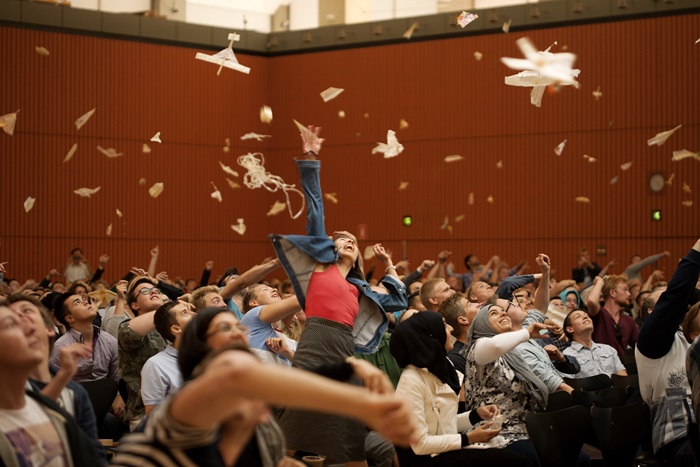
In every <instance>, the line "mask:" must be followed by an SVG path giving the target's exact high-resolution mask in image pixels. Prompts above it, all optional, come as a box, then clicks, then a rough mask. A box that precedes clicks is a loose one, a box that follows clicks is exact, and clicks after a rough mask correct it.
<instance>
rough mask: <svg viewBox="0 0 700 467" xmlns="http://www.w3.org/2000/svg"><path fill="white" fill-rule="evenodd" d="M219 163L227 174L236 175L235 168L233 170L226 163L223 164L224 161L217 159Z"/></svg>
mask: <svg viewBox="0 0 700 467" xmlns="http://www.w3.org/2000/svg"><path fill="white" fill-rule="evenodd" d="M219 165H220V166H221V168H222V169H223V171H224V172H226V173H227V174H229V175H232V176H234V177H238V172H236V171H235V170H233V169H232V168H231V167H229V166H228V165H226V164H224V163H223V162H221V161H219Z"/></svg>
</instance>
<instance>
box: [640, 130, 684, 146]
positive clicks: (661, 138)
mask: <svg viewBox="0 0 700 467" xmlns="http://www.w3.org/2000/svg"><path fill="white" fill-rule="evenodd" d="M681 126H683V125H678V126H677V127H676V128H674V129H672V130H668V131H662V132H661V133H657V134H656V136H654V137H653V138H649V139H648V140H647V144H648V145H649V146H653V145H654V144H655V145H657V146H661V145H662V144H664V143H665V142H666V140H667V139H668V138H670V137H671V135H672V134H674V133H675V132H676V131H678V129H679V128H680V127H681Z"/></svg>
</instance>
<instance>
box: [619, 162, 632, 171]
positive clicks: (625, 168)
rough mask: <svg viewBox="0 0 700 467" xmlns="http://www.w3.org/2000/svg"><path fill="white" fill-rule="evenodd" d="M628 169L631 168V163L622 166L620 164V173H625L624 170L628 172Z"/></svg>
mask: <svg viewBox="0 0 700 467" xmlns="http://www.w3.org/2000/svg"><path fill="white" fill-rule="evenodd" d="M630 167H632V161H629V162H625V163H624V164H622V165H621V166H620V169H622V171H626V170H629V169H630Z"/></svg>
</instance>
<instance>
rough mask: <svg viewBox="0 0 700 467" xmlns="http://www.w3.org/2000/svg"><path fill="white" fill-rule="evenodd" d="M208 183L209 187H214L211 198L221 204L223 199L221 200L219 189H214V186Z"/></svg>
mask: <svg viewBox="0 0 700 467" xmlns="http://www.w3.org/2000/svg"><path fill="white" fill-rule="evenodd" d="M209 183H211V186H213V187H214V192H213V193H212V194H211V197H212V198H214V199H215V200H217V201H218V202H222V201H223V199H222V198H221V192H220V191H219V189H218V188H217V187H216V185H214V182H209Z"/></svg>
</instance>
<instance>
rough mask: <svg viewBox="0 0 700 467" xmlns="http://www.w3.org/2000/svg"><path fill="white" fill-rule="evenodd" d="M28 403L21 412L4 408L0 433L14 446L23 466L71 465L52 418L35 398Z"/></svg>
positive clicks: (0, 418) (0, 415)
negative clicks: (0, 431)
mask: <svg viewBox="0 0 700 467" xmlns="http://www.w3.org/2000/svg"><path fill="white" fill-rule="evenodd" d="M25 400H26V404H25V406H24V407H23V408H21V409H19V410H6V409H0V430H2V432H3V435H4V436H5V437H6V438H7V439H8V440H9V441H10V444H11V445H12V446H13V447H14V450H15V456H16V457H17V461H18V463H19V465H23V466H46V467H59V466H65V465H68V461H67V458H66V453H65V451H64V449H63V443H62V442H61V439H60V438H59V436H58V433H57V432H56V428H55V427H54V426H53V424H52V423H51V420H50V419H49V416H48V415H46V413H45V412H44V411H43V410H42V408H41V406H40V405H39V403H38V402H36V401H35V400H34V399H32V398H31V397H25Z"/></svg>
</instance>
